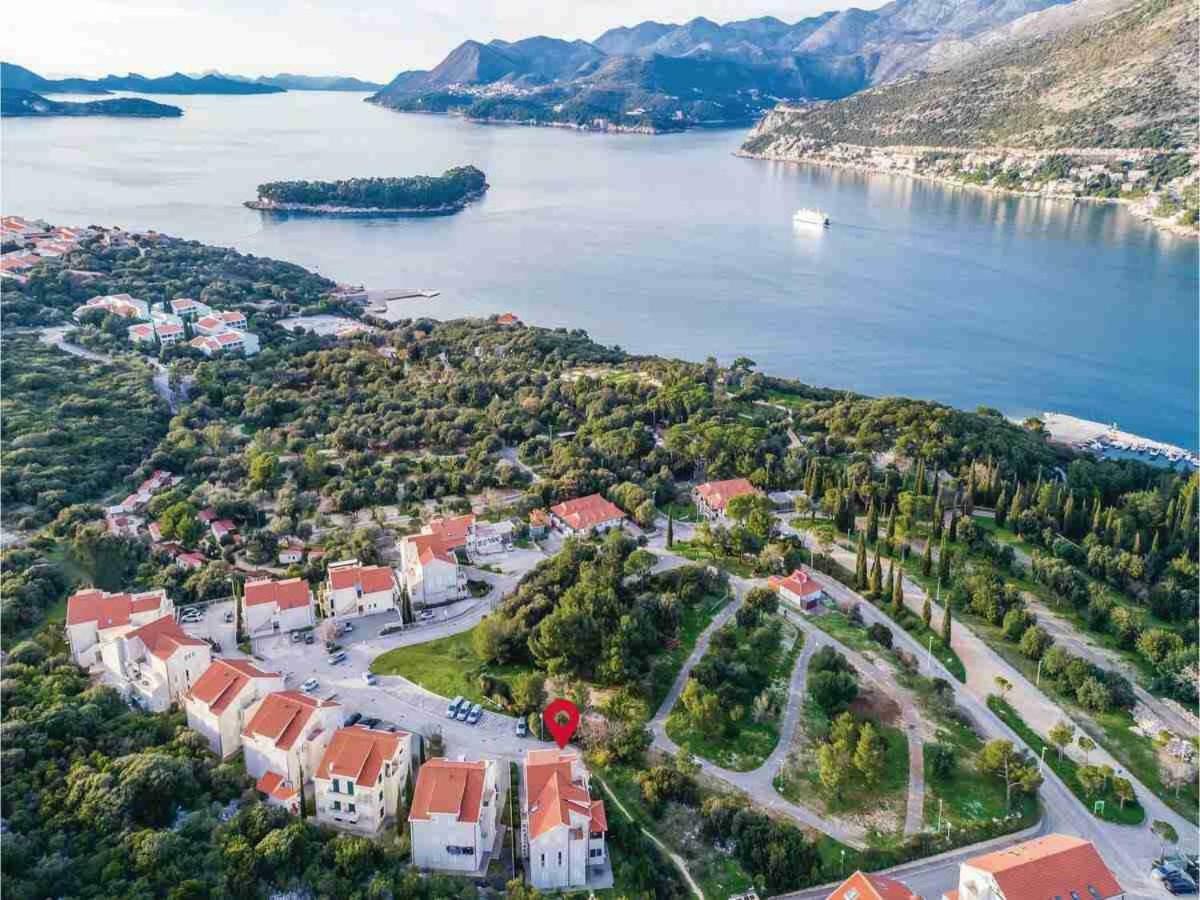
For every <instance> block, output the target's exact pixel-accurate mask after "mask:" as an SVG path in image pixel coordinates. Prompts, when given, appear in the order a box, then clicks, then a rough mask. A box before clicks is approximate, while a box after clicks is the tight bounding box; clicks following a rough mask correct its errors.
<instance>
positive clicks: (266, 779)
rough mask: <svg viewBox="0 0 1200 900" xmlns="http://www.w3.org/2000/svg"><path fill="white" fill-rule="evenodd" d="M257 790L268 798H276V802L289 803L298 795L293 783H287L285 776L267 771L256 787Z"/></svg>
mask: <svg viewBox="0 0 1200 900" xmlns="http://www.w3.org/2000/svg"><path fill="white" fill-rule="evenodd" d="M254 788H255V790H257V791H260V792H262V793H264V794H266V795H267V796H268V797H274V798H275V799H276V800H283V801H287V800H290V799H292V798H293V797H295V796H296V794H297V793H298V792H297V790H296V788H295V787H293V786H292V784H291V782H289V781H285V780H284V778H283V776H282V775H280V774H279V773H278V772H272V771H270V770H267V771H266V772H264V773H263V776H262V778H260V779H258V781H257V782H256V783H255V785H254Z"/></svg>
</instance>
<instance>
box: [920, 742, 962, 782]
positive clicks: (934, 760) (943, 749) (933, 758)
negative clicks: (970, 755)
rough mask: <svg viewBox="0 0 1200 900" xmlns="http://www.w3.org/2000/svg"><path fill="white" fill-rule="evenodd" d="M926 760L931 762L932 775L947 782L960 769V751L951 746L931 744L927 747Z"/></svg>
mask: <svg viewBox="0 0 1200 900" xmlns="http://www.w3.org/2000/svg"><path fill="white" fill-rule="evenodd" d="M925 759H926V760H927V761H928V762H929V772H930V774H931V775H932V776H933V777H934V778H936V779H938V780H940V781H947V780H949V779H950V777H951V776H952V775H954V770H955V769H956V768H957V767H958V750H957V748H955V747H952V746H951V745H949V744H929V745H927V746H926V747H925Z"/></svg>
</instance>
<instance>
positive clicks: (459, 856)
mask: <svg viewBox="0 0 1200 900" xmlns="http://www.w3.org/2000/svg"><path fill="white" fill-rule="evenodd" d="M505 765H507V763H505ZM497 771H498V769H497V765H496V761H495V760H492V759H484V760H479V761H478V762H467V761H465V760H448V759H440V758H434V759H431V760H429V761H428V762H426V763H425V764H424V765H423V766H421V769H420V771H419V772H418V773H417V782H416V786H415V788H414V789H413V799H412V809H411V810H410V812H409V814H408V827H409V834H410V836H411V838H412V861H413V865H415V866H417V867H419V868H422V869H438V870H441V871H448V872H466V873H470V872H476V873H481V874H482V873H485V872H487V867H488V862H489V861H490V859H491V858H492V856H494V855H495V854H496V852H497V851H498V849H499V845H500V837H501V834H502V829H501V828H500V827H499V813H500V810H501V809H502V807H503V805H504V794H503V791H502V790H501V788H500V784H499V783H498V782H497V778H496V775H497Z"/></svg>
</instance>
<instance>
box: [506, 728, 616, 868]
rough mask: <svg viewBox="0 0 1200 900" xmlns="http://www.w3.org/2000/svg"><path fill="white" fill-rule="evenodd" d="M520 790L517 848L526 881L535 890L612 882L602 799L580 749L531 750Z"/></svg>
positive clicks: (526, 756) (526, 755)
mask: <svg viewBox="0 0 1200 900" xmlns="http://www.w3.org/2000/svg"><path fill="white" fill-rule="evenodd" d="M521 792H522V798H521V848H522V853H523V854H524V856H525V858H526V861H527V864H526V867H525V870H526V872H527V873H528V875H529V883H530V884H532V885H533V886H534V887H535V888H538V889H539V890H559V889H563V888H576V887H601V886H602V885H603V886H608V887H611V885H612V868H611V866H610V865H609V861H608V850H607V848H606V846H605V834H606V832H607V831H608V820H607V818H606V817H605V813H604V801H603V800H593V799H592V796H591V793H590V791H589V790H588V774H587V770H586V769H584V767H583V763H582V762H580V759H579V754H577V753H574V752H572V751H562V750H530V751H529V752H527V753H526V754H525V763H524V777H523V778H522V779H521ZM605 873H607V884H604V882H603V879H604V876H605Z"/></svg>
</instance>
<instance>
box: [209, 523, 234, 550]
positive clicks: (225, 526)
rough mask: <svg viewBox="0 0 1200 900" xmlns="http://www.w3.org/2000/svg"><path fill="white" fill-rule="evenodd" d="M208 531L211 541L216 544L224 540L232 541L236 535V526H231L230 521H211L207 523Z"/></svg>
mask: <svg viewBox="0 0 1200 900" xmlns="http://www.w3.org/2000/svg"><path fill="white" fill-rule="evenodd" d="M208 530H209V531H210V532H211V533H212V536H213V539H214V540H215V541H216V542H217V543H218V544H219V543H221V542H222V541H223V540H224V539H225V538H229V539H230V540H233V538H234V536H235V535H236V534H237V526H236V525H234V524H233V521H232V520H231V519H213V520H212V521H211V522H209V523H208Z"/></svg>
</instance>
